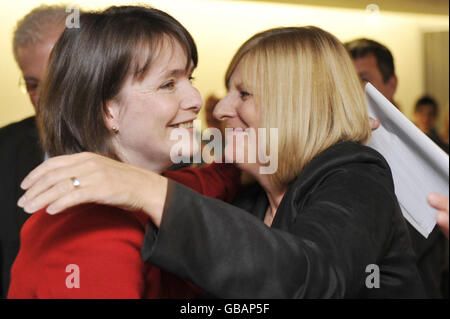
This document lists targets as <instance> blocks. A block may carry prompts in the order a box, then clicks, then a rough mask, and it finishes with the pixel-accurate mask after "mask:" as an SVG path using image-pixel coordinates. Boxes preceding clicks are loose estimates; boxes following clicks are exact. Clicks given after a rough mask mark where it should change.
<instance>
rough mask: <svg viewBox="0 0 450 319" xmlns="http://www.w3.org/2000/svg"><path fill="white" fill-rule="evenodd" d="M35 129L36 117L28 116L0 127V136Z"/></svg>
mask: <svg viewBox="0 0 450 319" xmlns="http://www.w3.org/2000/svg"><path fill="white" fill-rule="evenodd" d="M29 129H36V117H35V116H30V117H27V118H26V119H23V120H21V121H18V122H14V123H11V124H8V125H6V126H3V127H1V128H0V137H3V136H6V135H16V134H20V133H21V132H23V131H24V130H29Z"/></svg>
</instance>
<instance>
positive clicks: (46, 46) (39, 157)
mask: <svg viewBox="0 0 450 319" xmlns="http://www.w3.org/2000/svg"><path fill="white" fill-rule="evenodd" d="M67 15H68V14H67V13H66V8H65V7H64V6H44V5H42V6H40V7H37V8H35V9H33V10H32V11H31V12H30V13H28V14H27V15H26V16H25V17H24V18H23V19H22V20H20V21H19V22H18V23H17V26H16V30H15V31H14V37H13V52H14V58H15V59H16V62H17V64H18V66H19V68H20V70H21V72H22V79H21V85H22V86H23V89H24V91H25V90H26V92H27V94H28V96H29V97H30V100H31V103H32V105H33V107H34V108H35V110H36V107H37V99H38V96H39V86H40V83H41V79H42V78H43V76H44V71H45V68H46V65H47V61H48V57H49V55H50V52H51V50H52V48H53V46H54V44H55V43H56V41H57V40H58V38H59V36H60V35H61V33H62V31H63V30H64V26H65V20H66V17H67ZM43 160H44V153H43V152H42V150H41V148H40V146H39V138H38V132H37V128H36V122H35V117H34V116H32V117H29V118H26V119H24V120H22V121H20V122H17V123H13V124H9V125H7V126H5V127H2V128H0V207H1V208H0V297H1V298H6V295H7V293H8V287H9V281H10V270H11V266H12V264H13V262H14V260H15V258H16V256H17V253H18V251H19V246H20V242H19V239H20V236H19V235H20V229H21V228H22V225H23V224H24V223H25V221H26V220H27V218H28V217H29V215H28V214H26V213H25V212H24V211H23V209H21V208H20V207H18V206H17V200H18V199H19V197H20V196H22V194H23V191H22V189H21V188H20V183H21V182H22V180H23V179H24V178H25V176H26V175H27V174H28V173H29V172H30V171H31V170H32V169H33V168H35V167H36V166H37V165H39V164H40V163H42V161H43ZM30 267H32V265H30Z"/></svg>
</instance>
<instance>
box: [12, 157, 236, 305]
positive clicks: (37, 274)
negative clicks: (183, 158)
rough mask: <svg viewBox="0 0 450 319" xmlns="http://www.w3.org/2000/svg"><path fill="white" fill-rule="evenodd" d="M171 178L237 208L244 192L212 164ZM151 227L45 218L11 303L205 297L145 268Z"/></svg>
mask: <svg viewBox="0 0 450 319" xmlns="http://www.w3.org/2000/svg"><path fill="white" fill-rule="evenodd" d="M165 175H166V176H167V177H169V178H172V179H174V180H176V181H178V182H180V183H183V184H185V185H186V186H189V187H191V188H192V189H194V190H196V191H198V192H200V193H202V194H204V195H207V196H212V197H216V198H219V199H223V200H231V198H232V197H233V196H234V195H235V193H236V191H237V189H238V187H239V172H238V170H237V169H236V168H235V167H234V166H232V165H217V164H212V165H208V166H205V167H202V168H200V169H194V168H186V169H182V170H178V171H167V172H166V173H165ZM147 224H148V217H147V216H146V215H145V214H143V213H129V212H125V211H122V210H121V209H118V208H114V207H109V206H103V205H96V204H88V205H81V206H78V207H75V208H72V209H69V210H67V211H66V212H64V213H61V214H57V215H48V214H47V213H46V212H45V210H41V211H39V212H37V213H35V214H33V216H31V217H30V218H29V219H28V220H27V222H26V223H25V224H24V226H23V228H22V231H21V247H20V251H19V254H18V256H17V258H16V260H15V262H14V264H13V267H12V270H11V284H10V288H9V292H8V298H192V297H194V296H195V295H196V294H197V293H199V292H200V291H199V290H198V289H197V288H195V287H193V286H192V285H191V284H189V283H186V282H185V281H183V280H181V279H179V278H178V277H176V276H174V275H172V274H169V273H167V272H165V271H163V270H161V269H159V268H158V267H155V266H153V265H151V264H149V263H145V262H143V260H142V258H141V254H140V249H141V247H142V243H143V240H144V233H145V227H146V225H147ZM69 265H76V266H77V267H78V269H79V288H75V287H72V285H71V281H70V280H69V279H70V278H71V277H73V275H74V272H73V269H67V268H66V267H67V266H69ZM66 270H67V271H68V272H66ZM67 281H69V285H67ZM72 284H73V281H72ZM70 287H72V288H70Z"/></svg>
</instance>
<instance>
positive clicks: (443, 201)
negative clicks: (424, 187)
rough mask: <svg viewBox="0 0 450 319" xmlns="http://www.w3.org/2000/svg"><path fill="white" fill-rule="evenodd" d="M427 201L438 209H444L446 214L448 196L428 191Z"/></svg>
mask: <svg viewBox="0 0 450 319" xmlns="http://www.w3.org/2000/svg"><path fill="white" fill-rule="evenodd" d="M427 200H428V203H429V204H430V205H431V206H432V207H434V208H436V209H437V210H440V211H445V212H447V214H448V197H446V196H444V195H441V194H438V193H430V194H429V195H428V196H427Z"/></svg>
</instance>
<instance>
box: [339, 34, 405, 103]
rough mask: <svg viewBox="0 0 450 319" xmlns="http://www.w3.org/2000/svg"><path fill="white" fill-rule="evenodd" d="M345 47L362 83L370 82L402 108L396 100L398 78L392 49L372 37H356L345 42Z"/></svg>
mask: <svg viewBox="0 0 450 319" xmlns="http://www.w3.org/2000/svg"><path fill="white" fill-rule="evenodd" d="M345 47H346V48H347V50H348V52H349V53H350V55H351V57H352V59H353V64H354V65H355V68H356V72H357V73H358V75H359V78H360V79H361V82H362V84H363V85H365V84H366V83H367V82H370V83H371V84H372V85H373V86H374V87H375V88H376V89H377V90H378V91H380V92H381V93H382V94H383V95H384V96H385V97H386V98H387V99H388V100H389V101H390V102H391V103H392V104H394V105H395V106H397V108H398V109H400V108H399V107H398V105H397V104H396V103H395V102H394V94H395V91H396V90H397V84H398V79H397V76H396V75H395V67H394V58H393V56H392V53H391V51H389V49H388V48H387V47H385V46H384V45H382V44H381V43H379V42H376V41H374V40H370V39H356V40H353V41H350V42H347V43H345Z"/></svg>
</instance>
